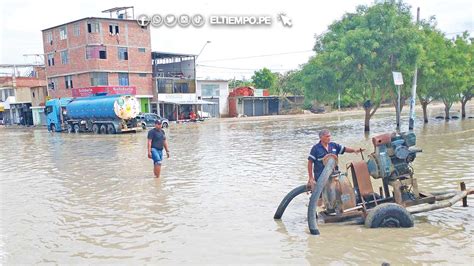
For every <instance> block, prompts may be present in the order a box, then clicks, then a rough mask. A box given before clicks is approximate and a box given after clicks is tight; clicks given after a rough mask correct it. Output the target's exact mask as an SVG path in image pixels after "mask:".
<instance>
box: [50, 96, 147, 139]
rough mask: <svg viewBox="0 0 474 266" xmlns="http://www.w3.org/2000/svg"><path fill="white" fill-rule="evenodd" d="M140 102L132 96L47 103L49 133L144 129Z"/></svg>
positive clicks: (58, 100) (61, 99)
mask: <svg viewBox="0 0 474 266" xmlns="http://www.w3.org/2000/svg"><path fill="white" fill-rule="evenodd" d="M139 111H140V105H139V103H138V100H137V99H136V98H135V97H134V96H130V95H110V96H108V95H105V94H98V95H95V96H91V97H83V98H60V99H52V100H49V101H48V102H46V107H45V114H46V118H47V125H48V130H49V131H52V132H62V131H67V132H69V133H71V132H74V133H79V132H93V133H95V134H99V133H100V134H115V133H122V132H128V131H136V130H138V129H140V124H139V123H138V120H137V119H136V116H137V115H138V113H139Z"/></svg>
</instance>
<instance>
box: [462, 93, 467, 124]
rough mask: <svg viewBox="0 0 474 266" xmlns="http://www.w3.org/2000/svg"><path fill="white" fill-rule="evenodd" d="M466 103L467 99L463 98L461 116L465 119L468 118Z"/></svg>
mask: <svg viewBox="0 0 474 266" xmlns="http://www.w3.org/2000/svg"><path fill="white" fill-rule="evenodd" d="M466 103H467V99H466V100H464V98H463V99H461V118H462V119H464V118H466Z"/></svg>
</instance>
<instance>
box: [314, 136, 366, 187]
mask: <svg viewBox="0 0 474 266" xmlns="http://www.w3.org/2000/svg"><path fill="white" fill-rule="evenodd" d="M364 150H365V149H362V148H359V149H353V148H349V147H344V146H343V145H339V144H337V143H335V142H331V132H329V130H327V129H323V130H321V131H320V132H319V143H317V144H315V145H314V146H313V148H311V152H310V153H309V156H308V177H309V178H308V185H307V186H308V190H311V191H313V188H314V187H315V186H316V182H317V181H318V179H319V176H320V175H321V173H322V172H323V169H324V164H323V158H324V157H325V156H326V155H327V154H334V155H335V156H336V157H337V156H338V155H339V154H344V153H345V152H348V153H359V152H361V151H364ZM313 165H314V167H313ZM337 169H338V168H337V166H336V170H337Z"/></svg>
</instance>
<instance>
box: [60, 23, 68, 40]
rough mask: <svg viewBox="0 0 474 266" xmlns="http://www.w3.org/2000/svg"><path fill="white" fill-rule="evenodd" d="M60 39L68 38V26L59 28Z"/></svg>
mask: <svg viewBox="0 0 474 266" xmlns="http://www.w3.org/2000/svg"><path fill="white" fill-rule="evenodd" d="M59 39H60V40H65V39H67V27H66V26H64V27H61V28H59Z"/></svg>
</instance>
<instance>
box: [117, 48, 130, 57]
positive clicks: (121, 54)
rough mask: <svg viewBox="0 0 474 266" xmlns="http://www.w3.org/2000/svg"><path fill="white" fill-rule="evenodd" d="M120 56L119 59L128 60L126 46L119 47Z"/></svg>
mask: <svg viewBox="0 0 474 266" xmlns="http://www.w3.org/2000/svg"><path fill="white" fill-rule="evenodd" d="M118 58H119V60H128V52H127V48H126V47H119V48H118Z"/></svg>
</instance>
